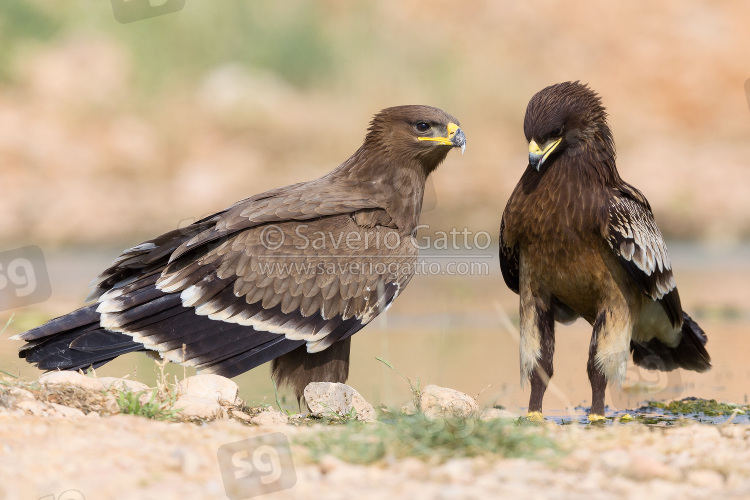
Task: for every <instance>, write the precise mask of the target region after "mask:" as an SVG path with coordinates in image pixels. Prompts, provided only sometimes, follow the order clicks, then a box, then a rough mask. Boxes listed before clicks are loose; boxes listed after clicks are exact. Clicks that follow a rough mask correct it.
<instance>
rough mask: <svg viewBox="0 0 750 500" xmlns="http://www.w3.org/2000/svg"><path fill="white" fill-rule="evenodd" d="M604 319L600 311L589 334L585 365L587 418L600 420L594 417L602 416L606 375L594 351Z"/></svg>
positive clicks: (595, 350)
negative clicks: (588, 399) (588, 385)
mask: <svg viewBox="0 0 750 500" xmlns="http://www.w3.org/2000/svg"><path fill="white" fill-rule="evenodd" d="M605 321H606V320H605V315H604V313H603V312H602V313H600V314H599V317H598V318H596V322H595V323H594V331H593V333H592V334H591V344H590V345H589V361H588V364H587V365H586V369H587V371H588V374H589V382H591V411H590V412H589V420H600V419H599V418H596V417H604V392H605V390H606V388H607V376H606V375H605V374H604V371H603V370H602V368H601V366H599V363H598V362H597V360H596V352H597V347H598V345H599V337H600V335H601V334H602V329H603V328H604V323H605Z"/></svg>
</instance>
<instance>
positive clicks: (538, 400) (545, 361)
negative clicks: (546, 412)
mask: <svg viewBox="0 0 750 500" xmlns="http://www.w3.org/2000/svg"><path fill="white" fill-rule="evenodd" d="M537 323H538V329H539V340H540V342H539V343H540V357H539V360H538V362H537V364H536V368H535V369H534V371H533V372H532V373H531V396H530V397H529V413H533V412H539V413H541V412H542V400H543V399H544V393H545V392H546V391H547V386H548V385H549V381H550V379H551V378H552V374H553V372H554V369H553V366H552V357H553V355H554V354H555V317H554V313H553V311H552V309H551V308H550V309H548V310H546V311H545V310H541V309H538V310H537Z"/></svg>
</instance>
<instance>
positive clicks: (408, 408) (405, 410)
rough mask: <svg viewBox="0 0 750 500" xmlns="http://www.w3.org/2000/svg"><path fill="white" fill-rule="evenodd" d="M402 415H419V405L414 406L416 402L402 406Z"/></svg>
mask: <svg viewBox="0 0 750 500" xmlns="http://www.w3.org/2000/svg"><path fill="white" fill-rule="evenodd" d="M401 413H402V414H404V415H414V414H415V413H417V405H416V404H414V401H409V402H408V403H404V404H403V405H402V406H401Z"/></svg>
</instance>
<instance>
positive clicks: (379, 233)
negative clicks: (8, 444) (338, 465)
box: [16, 106, 466, 399]
mask: <svg viewBox="0 0 750 500" xmlns="http://www.w3.org/2000/svg"><path fill="white" fill-rule="evenodd" d="M465 145H466V138H465V136H464V133H463V131H462V130H461V129H460V128H459V126H458V120H456V119H455V118H453V117H452V116H451V115H449V114H447V113H445V112H444V111H442V110H440V109H437V108H433V107H429V106H398V107H394V108H388V109H385V110H383V111H381V112H380V113H378V114H377V115H376V116H375V118H374V119H373V121H372V123H371V124H370V128H369V130H368V133H367V135H366V137H365V140H364V143H363V144H362V146H361V147H360V148H359V149H358V150H357V151H356V152H355V153H354V154H353V155H352V156H351V157H350V158H349V159H348V160H346V161H345V162H344V163H342V164H341V165H340V166H339V167H337V168H336V169H334V170H333V171H332V172H330V173H329V174H327V175H325V176H323V177H321V178H319V179H316V180H312V181H309V182H303V183H299V184H294V185H291V186H286V187H282V188H278V189H274V190H271V191H267V192H264V193H261V194H258V195H255V196H252V197H250V198H247V199H245V200H242V201H240V202H238V203H235V204H234V205H232V206H231V207H229V208H227V209H226V210H223V211H221V212H218V213H216V214H214V215H211V216H209V217H206V218H204V219H202V220H200V221H198V222H196V223H194V224H192V225H190V226H188V227H186V228H182V229H178V230H174V231H171V232H168V233H166V234H163V235H161V236H159V237H157V238H154V239H152V240H149V241H146V242H143V243H141V244H140V245H137V246H135V247H133V248H130V249H128V250H125V252H124V253H123V254H122V255H121V256H120V257H119V258H117V259H116V260H115V261H114V263H113V264H112V265H111V267H109V268H108V269H106V270H105V271H104V272H103V273H102V274H101V275H100V276H99V277H98V278H97V279H96V280H95V289H94V291H93V292H92V294H91V298H92V300H94V302H93V303H90V304H89V305H86V306H84V307H82V308H80V309H78V310H76V311H74V312H72V313H70V314H67V315H65V316H61V317H59V318H56V319H53V320H51V321H49V322H48V323H46V324H44V325H41V326H39V327H37V328H34V329H33V330H29V331H27V332H24V333H21V334H19V335H17V336H16V338H17V339H20V340H24V341H26V342H27V343H26V345H24V346H23V347H22V348H21V350H20V353H19V354H20V356H21V357H22V358H26V360H27V361H28V362H30V363H34V364H36V365H37V366H38V367H39V368H41V369H44V370H55V369H63V370H78V369H86V368H88V367H90V366H94V367H96V366H99V365H102V364H104V363H106V362H108V361H111V360H112V359H114V358H116V357H117V356H120V355H121V354H125V353H128V352H132V351H142V350H146V351H156V352H157V353H158V354H159V355H160V356H161V357H162V358H165V359H168V360H170V361H175V362H181V363H185V364H187V365H192V366H196V367H198V368H203V369H205V370H206V371H208V372H211V373H217V374H219V375H224V376H227V377H233V376H235V375H239V374H240V373H243V372H245V371H247V370H250V369H252V368H254V367H256V366H258V365H260V364H263V363H265V362H267V361H271V360H273V364H272V371H273V375H274V378H275V380H276V381H277V382H279V383H285V384H288V385H290V386H292V388H293V389H294V391H295V393H296V395H297V398H298V399H299V398H300V397H301V396H302V394H303V391H304V388H305V386H306V385H307V384H308V383H309V382H345V381H346V379H347V377H348V374H349V348H350V337H351V336H352V335H353V334H354V333H356V332H357V331H359V330H360V329H361V328H362V327H364V326H365V325H366V324H367V323H369V322H370V321H372V319H373V318H374V317H376V316H377V315H378V314H379V313H380V312H382V311H383V310H385V309H386V308H387V307H388V306H389V305H390V304H391V302H392V301H393V300H394V299H395V298H396V296H397V295H398V294H399V292H400V291H401V290H402V289H403V288H404V287H405V286H406V285H407V283H408V282H409V280H410V279H411V277H412V276H413V274H414V271H415V264H416V261H417V245H416V241H415V240H414V237H415V232H416V228H417V226H418V223H419V214H420V211H421V207H422V196H423V194H424V187H425V180H426V178H427V176H428V175H429V174H430V173H432V172H433V171H434V170H435V169H436V168H437V167H438V165H439V164H440V163H441V162H442V161H443V160H444V159H445V157H446V155H447V154H448V152H449V151H450V150H451V148H454V147H461V148H462V149H463V148H464V147H465Z"/></svg>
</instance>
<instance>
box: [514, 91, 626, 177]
mask: <svg viewBox="0 0 750 500" xmlns="http://www.w3.org/2000/svg"><path fill="white" fill-rule="evenodd" d="M523 130H524V133H525V135H526V140H527V141H528V143H529V166H531V167H533V168H534V169H535V170H536V171H537V172H540V171H541V169H542V166H543V165H550V164H551V163H553V162H554V160H555V159H556V158H558V157H561V156H563V155H567V156H577V155H580V154H583V153H587V152H588V153H592V152H593V153H595V154H596V155H597V156H596V159H597V161H600V162H601V161H604V162H605V163H609V161H608V160H609V159H612V160H614V156H615V145H614V141H613V139H612V132H611V131H610V129H609V125H608V124H607V112H606V110H605V109H604V106H602V101H601V98H600V97H599V96H598V95H597V94H596V92H594V91H593V90H591V89H590V88H589V87H588V86H586V85H585V84H582V83H579V82H564V83H558V84H556V85H551V86H549V87H547V88H545V89H542V90H540V91H539V92H537V93H536V94H535V95H534V97H532V98H531V101H529V105H528V107H527V108H526V117H525V118H524V123H523ZM612 164H614V162H612Z"/></svg>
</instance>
